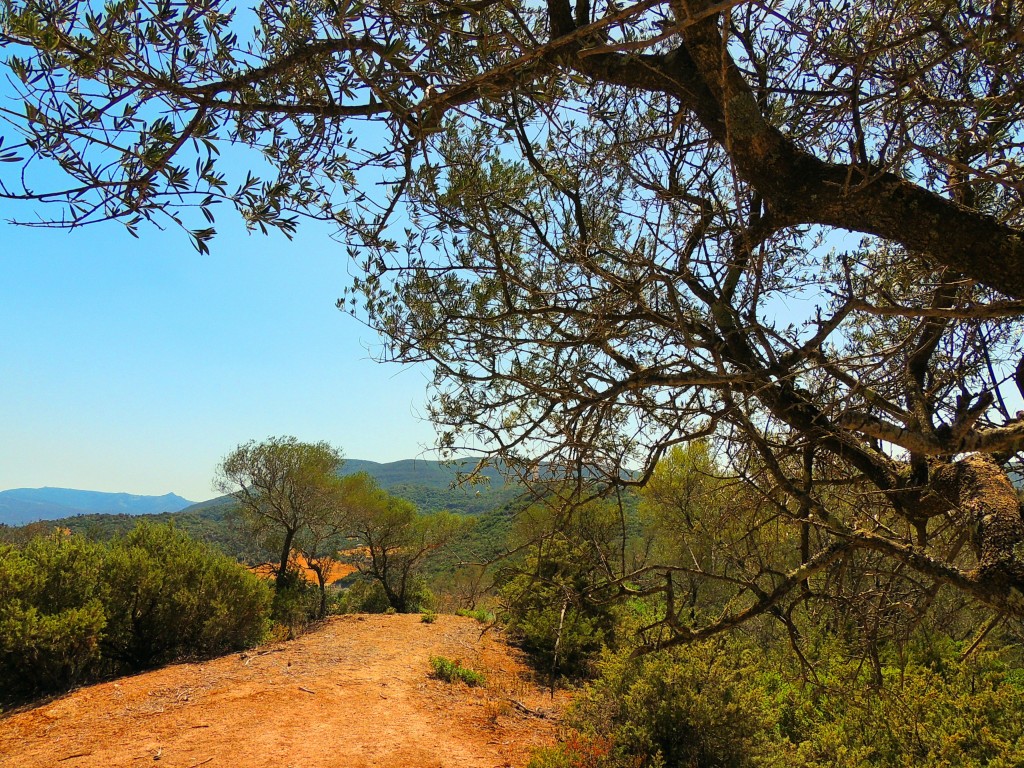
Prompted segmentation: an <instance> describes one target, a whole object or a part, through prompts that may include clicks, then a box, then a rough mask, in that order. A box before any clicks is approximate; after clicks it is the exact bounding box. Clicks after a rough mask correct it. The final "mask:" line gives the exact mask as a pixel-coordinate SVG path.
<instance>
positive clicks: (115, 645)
mask: <svg viewBox="0 0 1024 768" xmlns="http://www.w3.org/2000/svg"><path fill="white" fill-rule="evenodd" d="M103 580H104V583H105V586H106V590H107V596H108V597H107V606H108V608H107V611H108V627H107V632H106V636H105V638H104V652H105V654H106V655H108V656H109V657H110V658H111V659H114V660H116V661H118V662H120V663H122V664H124V665H125V666H126V667H127V668H131V669H142V668H145V667H150V666H154V665H157V664H163V663H166V662H168V661H171V660H173V659H180V658H185V657H190V656H214V655H217V654H221V653H226V652H228V651H230V650H235V649H238V648H245V647H248V646H250V645H253V644H255V643H257V642H258V641H259V639H260V638H261V637H262V636H263V633H264V632H265V630H266V614H267V608H268V602H269V596H268V593H267V589H266V585H265V584H264V583H263V582H262V581H261V580H260V579H258V578H257V577H256V576H254V575H253V574H251V573H249V572H248V571H246V570H245V569H244V568H240V567H239V566H238V564H237V563H236V562H234V561H233V560H231V559H230V558H228V557H226V556H224V555H221V554H219V553H216V552H213V551H212V550H210V548H209V547H207V546H205V545H203V544H201V543H199V542H196V541H193V540H192V539H190V538H189V537H188V536H187V535H185V534H184V533H182V532H180V531H178V530H176V529H175V528H174V527H173V526H152V525H145V524H143V525H139V526H136V528H135V529H134V530H132V532H131V533H130V534H128V536H126V537H125V538H123V539H118V540H116V541H115V542H113V544H112V545H111V547H110V549H109V551H108V553H107V556H106V558H105V562H104V564H103Z"/></svg>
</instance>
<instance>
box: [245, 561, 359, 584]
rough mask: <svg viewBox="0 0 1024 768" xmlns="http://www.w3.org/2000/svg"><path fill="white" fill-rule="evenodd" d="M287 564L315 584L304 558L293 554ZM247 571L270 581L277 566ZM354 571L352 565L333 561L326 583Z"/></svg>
mask: <svg viewBox="0 0 1024 768" xmlns="http://www.w3.org/2000/svg"><path fill="white" fill-rule="evenodd" d="M289 562H290V563H291V564H292V565H294V566H295V567H297V568H298V569H299V572H300V573H302V576H303V578H304V579H305V580H306V581H308V582H309V583H310V584H316V583H317V578H316V574H315V573H314V572H313V569H312V568H310V567H309V563H308V562H306V558H304V557H303V556H302V555H299V554H293V555H292V559H291V560H290V561H289ZM249 570H250V571H252V572H253V573H255V574H256V575H257V576H262V577H263V578H265V579H272V578H274V575H275V574H276V573H277V565H275V564H274V563H263V564H262V565H254V566H251V567H250V568H249ZM355 571H356V567H355V566H354V565H351V564H350V563H341V562H338V561H337V560H334V561H332V562H331V568H330V570H329V571H328V572H327V583H328V584H333V583H334V582H336V581H340V580H341V579H343V578H345V577H346V576H348V575H349V574H350V573H355Z"/></svg>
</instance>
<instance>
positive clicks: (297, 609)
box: [270, 570, 322, 639]
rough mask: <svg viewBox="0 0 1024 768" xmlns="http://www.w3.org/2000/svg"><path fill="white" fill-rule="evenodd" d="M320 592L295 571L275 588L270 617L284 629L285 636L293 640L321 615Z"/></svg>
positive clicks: (291, 571)
mask: <svg viewBox="0 0 1024 768" xmlns="http://www.w3.org/2000/svg"><path fill="white" fill-rule="evenodd" d="M321 604H322V596H321V594H320V591H319V590H318V589H317V588H316V587H315V586H314V585H312V584H310V583H309V582H308V581H306V579H305V578H303V576H302V574H301V573H299V572H298V571H295V570H289V571H287V572H286V573H285V575H284V578H283V579H282V580H280V581H279V582H277V584H276V586H275V588H274V599H273V602H272V604H271V612H270V615H271V617H272V619H273V621H274V622H275V623H276V624H277V625H278V626H279V627H281V628H283V632H282V634H283V636H284V637H287V638H288V639H292V638H294V637H296V636H298V635H300V634H302V632H303V631H304V630H305V629H306V627H308V626H309V625H310V624H311V623H312V622H314V621H315V620H316V619H317V618H322V617H321V615H320V606H321Z"/></svg>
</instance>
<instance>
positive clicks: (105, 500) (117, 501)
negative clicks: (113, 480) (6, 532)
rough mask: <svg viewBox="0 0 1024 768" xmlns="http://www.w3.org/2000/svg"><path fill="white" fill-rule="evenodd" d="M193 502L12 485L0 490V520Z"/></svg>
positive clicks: (140, 510)
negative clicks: (15, 486)
mask: <svg viewBox="0 0 1024 768" xmlns="http://www.w3.org/2000/svg"><path fill="white" fill-rule="evenodd" d="M193 503H194V502H192V501H189V500H188V499H184V498H182V497H181V496H178V495H177V494H174V493H166V494H164V495H163V496H140V495H137V494H133V493H104V492H102V491H81V490H77V489H74V488H49V487H46V488H13V489H11V490H9V491H0V523H4V524H6V525H25V524H26V523H33V522H36V521H38V520H57V519H60V518H64V517H74V516H75V515H89V514H110V515H151V514H156V513H160V512H178V511H179V510H182V509H185V508H186V507H190V506H192V504H193Z"/></svg>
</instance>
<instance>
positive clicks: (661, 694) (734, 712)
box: [572, 643, 774, 768]
mask: <svg viewBox="0 0 1024 768" xmlns="http://www.w3.org/2000/svg"><path fill="white" fill-rule="evenodd" d="M731 651H732V649H729V648H728V647H727V646H726V645H725V644H724V643H701V644H694V645H692V646H689V647H686V648H683V649H678V650H676V651H672V652H661V653H656V654H651V655H649V656H645V657H643V658H640V659H636V660H633V659H630V658H629V655H628V654H627V653H619V654H605V656H604V657H603V659H602V660H601V661H600V662H599V664H598V668H599V670H600V677H599V678H598V679H597V680H596V681H595V682H594V683H593V684H592V685H591V686H590V687H589V688H588V689H587V691H586V692H585V693H584V694H582V695H581V696H580V697H579V699H578V700H577V703H576V705H575V708H574V714H573V717H572V719H573V721H574V723H575V725H577V727H578V728H579V729H580V731H581V732H582V733H584V734H587V735H591V736H592V735H597V734H602V735H606V736H608V737H609V738H610V739H611V741H612V743H613V744H614V755H615V757H616V758H617V762H614V763H610V764H614V765H643V766H652V767H653V766H687V767H688V768H689V767H690V766H692V767H693V768H711V767H712V766H714V767H715V768H742V767H743V766H749V765H754V764H755V762H756V760H755V758H758V757H760V756H763V755H764V754H765V752H764V751H763V750H762V749H761V747H762V746H763V745H764V744H765V743H766V742H767V741H768V739H769V736H770V733H771V732H772V730H773V728H774V721H773V719H772V713H771V712H770V711H769V708H768V707H767V706H766V705H765V703H764V699H765V696H764V692H763V691H762V690H761V688H760V687H759V686H758V685H757V683H756V682H755V681H754V680H753V676H754V673H755V672H756V671H757V669H758V668H757V667H756V666H754V665H753V664H750V665H749V666H748V664H747V662H746V661H745V655H744V654H740V653H735V652H731ZM757 764H759V765H761V764H764V763H763V762H757Z"/></svg>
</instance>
